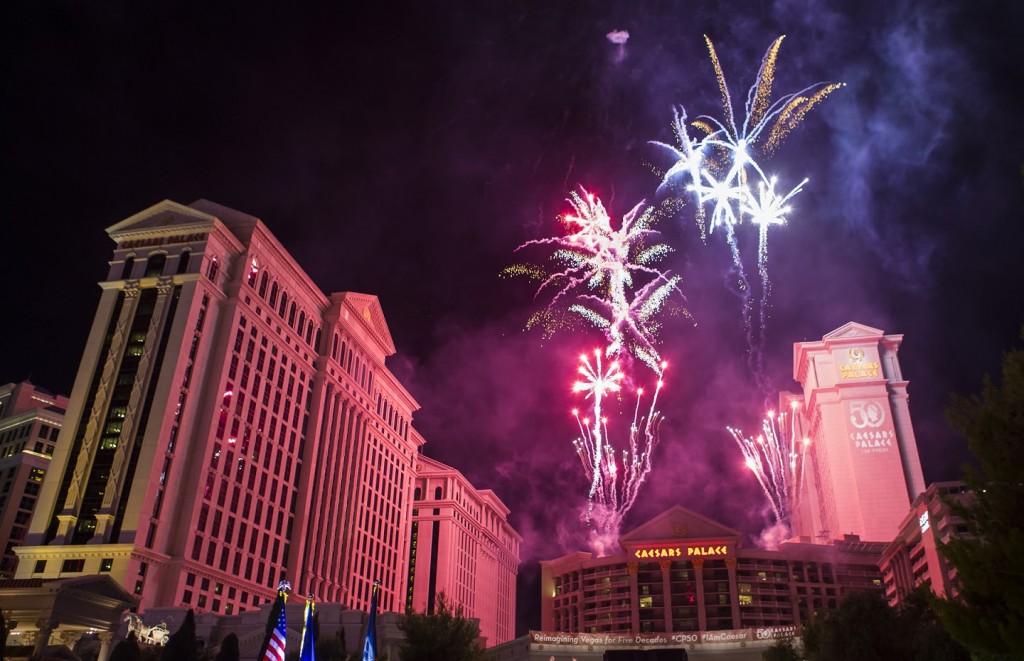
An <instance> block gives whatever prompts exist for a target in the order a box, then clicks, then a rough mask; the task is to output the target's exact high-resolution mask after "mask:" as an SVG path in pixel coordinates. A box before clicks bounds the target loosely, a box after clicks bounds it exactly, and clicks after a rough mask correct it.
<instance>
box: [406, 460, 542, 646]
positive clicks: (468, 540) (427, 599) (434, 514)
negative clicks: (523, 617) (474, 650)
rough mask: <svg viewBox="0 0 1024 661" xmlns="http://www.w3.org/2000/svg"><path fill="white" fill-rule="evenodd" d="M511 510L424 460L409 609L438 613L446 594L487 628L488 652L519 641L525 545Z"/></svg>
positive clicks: (416, 510)
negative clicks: (520, 579) (521, 553)
mask: <svg viewBox="0 0 1024 661" xmlns="http://www.w3.org/2000/svg"><path fill="white" fill-rule="evenodd" d="M508 514H509V510H508V508H507V507H505V505H504V504H503V503H502V502H501V500H500V499H499V498H498V497H497V496H496V495H495V493H494V492H493V491H490V490H477V489H476V488H474V487H473V485H472V484H470V482H469V481H468V480H467V479H466V478H465V477H464V476H463V475H462V473H460V472H459V471H457V470H455V469H454V468H451V467H450V466H446V465H444V464H442V463H441V462H439V461H436V460H434V459H431V458H429V457H425V456H420V457H419V458H418V459H417V465H416V482H415V489H414V492H413V510H412V539H411V542H410V557H411V562H410V564H409V582H408V587H407V596H406V608H411V609H414V610H415V611H417V612H420V613H432V612H433V610H434V604H435V597H436V596H437V594H438V593H440V592H444V593H445V595H446V596H447V597H448V599H449V601H450V603H452V604H455V605H459V606H462V608H463V611H464V612H465V614H466V616H467V617H472V618H476V619H477V620H479V623H480V635H481V637H482V638H484V639H485V640H486V643H487V645H488V646H491V645H496V644H500V643H504V642H507V641H509V640H511V639H512V638H513V637H514V636H515V615H516V614H515V603H516V599H515V589H516V576H517V575H518V573H519V544H520V542H521V541H522V538H521V537H520V536H519V533H517V532H516V531H515V530H513V529H512V527H511V526H510V525H509V523H508V518H507V517H508Z"/></svg>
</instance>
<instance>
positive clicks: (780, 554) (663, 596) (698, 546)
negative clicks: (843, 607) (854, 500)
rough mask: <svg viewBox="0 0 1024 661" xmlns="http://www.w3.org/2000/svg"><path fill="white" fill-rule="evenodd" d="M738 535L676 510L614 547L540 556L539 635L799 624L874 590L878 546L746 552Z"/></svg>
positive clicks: (792, 545)
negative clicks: (598, 554) (614, 550)
mask: <svg viewBox="0 0 1024 661" xmlns="http://www.w3.org/2000/svg"><path fill="white" fill-rule="evenodd" d="M742 537H743V535H742V534H741V533H740V532H738V531H736V530H733V529H731V528H728V527H726V526H724V525H722V524H720V523H717V522H715V521H712V520H711V519H708V518H706V517H704V516H701V515H700V514H697V513H696V512H693V511H690V510H688V509H686V508H684V507H681V506H678V505H677V506H675V507H673V508H671V509H669V510H668V511H666V512H664V513H662V514H661V515H659V516H657V517H655V518H654V519H652V520H651V521H649V522H647V523H645V524H643V525H642V526H640V527H639V528H636V529H634V530H632V531H630V532H628V533H626V534H624V535H623V536H622V537H620V539H619V544H620V546H621V549H622V550H621V552H620V553H619V554H617V555H613V556H608V557H604V558H595V557H594V556H593V554H591V553H587V552H579V553H572V554H569V555H566V556H563V557H561V558H558V559H556V560H547V561H542V562H541V591H542V597H541V625H542V627H543V628H544V630H545V631H565V632H583V633H600V634H629V633H632V632H638V633H673V632H708V631H717V630H738V629H747V628H763V627H779V626H798V625H800V624H802V623H804V622H806V621H807V620H808V619H809V618H810V617H812V615H813V613H814V612H815V611H818V610H821V609H832V608H835V607H836V606H837V604H838V602H839V599H841V598H842V596H843V595H844V594H846V593H848V592H850V591H860V590H881V585H882V575H881V573H880V572H879V570H878V567H877V565H876V563H877V562H878V557H879V555H880V554H881V551H882V549H883V548H884V546H885V544H884V543H865V542H861V541H860V540H859V539H857V538H856V537H852V536H851V537H848V538H846V539H844V540H835V541H833V542H831V543H829V544H827V545H825V544H806V543H797V542H786V543H783V544H782V545H781V546H780V548H779V550H777V551H768V550H763V549H754V548H749V549H748V548H744V547H743V546H742V543H741V542H742Z"/></svg>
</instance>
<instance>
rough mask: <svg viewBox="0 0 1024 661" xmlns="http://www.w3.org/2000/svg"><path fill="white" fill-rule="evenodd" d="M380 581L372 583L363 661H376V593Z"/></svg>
mask: <svg viewBox="0 0 1024 661" xmlns="http://www.w3.org/2000/svg"><path fill="white" fill-rule="evenodd" d="M379 591H380V581H374V582H373V592H372V593H371V594H372V596H371V597H370V621H369V622H368V623H367V625H366V643H365V644H364V645H363V661H377V593H378V592H379Z"/></svg>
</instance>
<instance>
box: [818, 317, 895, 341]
mask: <svg viewBox="0 0 1024 661" xmlns="http://www.w3.org/2000/svg"><path fill="white" fill-rule="evenodd" d="M883 335H885V331H883V330H881V329H878V328H872V327H871V326H866V325H864V324H858V323H857V322H856V321H849V322H847V323H845V324H843V325H842V326H840V327H839V328H837V329H835V330H834V331H832V332H831V333H827V334H826V335H825V336H824V337H823V338H822V339H823V340H845V339H852V338H861V337H882V336H883Z"/></svg>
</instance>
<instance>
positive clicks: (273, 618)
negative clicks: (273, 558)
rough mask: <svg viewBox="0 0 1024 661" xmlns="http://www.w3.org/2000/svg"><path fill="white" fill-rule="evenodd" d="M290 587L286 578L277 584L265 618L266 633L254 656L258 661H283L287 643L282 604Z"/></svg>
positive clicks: (286, 599)
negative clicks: (256, 654)
mask: <svg viewBox="0 0 1024 661" xmlns="http://www.w3.org/2000/svg"><path fill="white" fill-rule="evenodd" d="M291 589H292V584H291V583H289V582H288V581H287V580H284V579H281V582H280V583H278V584H277V597H276V598H275V599H274V605H273V606H272V607H271V608H270V616H269V617H268V618H267V633H266V636H264V638H263V645H262V646H261V647H260V653H259V656H257V657H256V658H257V659H259V660H260V661H284V657H285V647H286V646H287V643H288V627H287V625H286V622H285V608H284V605H285V602H286V601H288V591H289V590H291Z"/></svg>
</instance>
